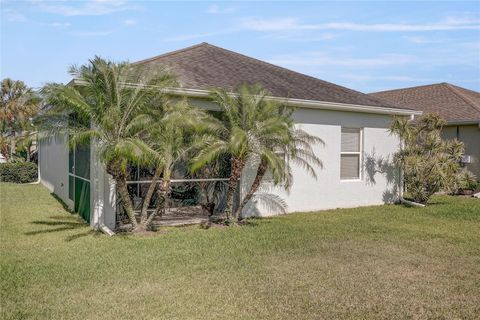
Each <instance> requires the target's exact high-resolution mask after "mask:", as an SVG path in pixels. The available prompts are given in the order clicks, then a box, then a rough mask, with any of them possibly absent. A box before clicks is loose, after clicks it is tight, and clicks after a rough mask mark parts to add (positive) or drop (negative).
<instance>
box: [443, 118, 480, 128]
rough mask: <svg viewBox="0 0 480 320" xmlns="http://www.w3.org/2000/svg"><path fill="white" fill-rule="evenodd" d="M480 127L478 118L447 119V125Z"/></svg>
mask: <svg viewBox="0 0 480 320" xmlns="http://www.w3.org/2000/svg"><path fill="white" fill-rule="evenodd" d="M477 124H478V126H479V127H480V119H477V120H449V121H447V126H462V125H477Z"/></svg>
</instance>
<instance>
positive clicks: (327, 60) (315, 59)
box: [268, 52, 417, 68]
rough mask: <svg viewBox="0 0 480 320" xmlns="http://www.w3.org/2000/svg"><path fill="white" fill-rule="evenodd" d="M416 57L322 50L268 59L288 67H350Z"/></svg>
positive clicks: (414, 59) (387, 64) (390, 63)
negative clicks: (345, 54) (343, 54)
mask: <svg viewBox="0 0 480 320" xmlns="http://www.w3.org/2000/svg"><path fill="white" fill-rule="evenodd" d="M416 60H417V58H416V57H415V56H411V55H403V54H384V55H381V56H378V57H374V58H352V57H340V56H333V55H328V54H325V53H322V52H309V53H302V54H297V55H286V56H279V57H276V58H273V59H269V60H268V61H269V62H270V63H273V64H278V65H283V66H289V67H308V66H310V67H312V66H344V67H351V68H365V67H370V68H372V67H382V66H390V65H401V64H408V63H411V62H415V61H416Z"/></svg>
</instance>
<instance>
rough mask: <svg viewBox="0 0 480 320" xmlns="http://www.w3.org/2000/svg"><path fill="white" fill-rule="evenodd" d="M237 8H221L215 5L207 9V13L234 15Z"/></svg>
mask: <svg viewBox="0 0 480 320" xmlns="http://www.w3.org/2000/svg"><path fill="white" fill-rule="evenodd" d="M234 12H235V8H233V7H226V8H225V7H220V6H219V5H216V4H213V5H211V6H210V7H208V9H207V13H210V14H228V13H234Z"/></svg>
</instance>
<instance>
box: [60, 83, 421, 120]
mask: <svg viewBox="0 0 480 320" xmlns="http://www.w3.org/2000/svg"><path fill="white" fill-rule="evenodd" d="M83 83H84V82H83V81H82V80H79V79H73V80H72V81H70V82H69V85H70V84H73V85H82V84H83ZM130 85H132V86H138V84H135V83H132V84H130ZM165 91H166V92H167V93H169V94H172V95H179V96H180V95H182V96H187V97H190V98H203V99H208V97H209V95H210V91H208V90H202V89H189V88H166V89H165ZM267 99H271V100H274V101H278V102H281V103H285V104H287V105H289V106H292V107H300V108H309V109H323V110H336V111H348V112H362V113H375V114H388V115H399V116H420V115H422V114H423V112H422V111H418V110H411V109H400V108H398V109H397V108H389V107H377V106H367V105H357V104H346V103H337V102H328V101H317V100H305V99H292V98H282V97H273V96H270V97H267Z"/></svg>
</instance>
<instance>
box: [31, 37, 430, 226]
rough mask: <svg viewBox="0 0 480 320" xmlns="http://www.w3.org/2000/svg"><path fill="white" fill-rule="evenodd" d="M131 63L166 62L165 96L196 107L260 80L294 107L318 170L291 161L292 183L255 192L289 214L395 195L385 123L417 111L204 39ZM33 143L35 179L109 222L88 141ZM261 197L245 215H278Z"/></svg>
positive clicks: (100, 173) (107, 201) (246, 178)
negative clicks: (169, 80) (74, 146)
mask: <svg viewBox="0 0 480 320" xmlns="http://www.w3.org/2000/svg"><path fill="white" fill-rule="evenodd" d="M136 64H137V65H143V66H145V67H146V68H149V69H150V68H151V69H153V68H157V67H159V66H162V67H167V68H169V69H170V70H171V71H172V72H173V73H175V74H176V75H177V77H178V81H179V83H180V86H179V87H178V88H172V90H171V92H172V94H177V95H180V96H186V97H188V98H189V101H190V103H191V104H193V105H196V106H198V107H201V108H207V109H213V110H215V109H216V108H217V106H215V105H214V104H213V103H212V102H211V101H209V99H208V94H209V91H208V90H209V89H211V88H214V87H223V88H226V89H228V90H234V89H235V88H236V87H237V86H238V85H240V84H245V83H247V84H260V85H262V86H263V87H265V88H266V89H268V90H269V91H270V92H271V95H272V98H273V99H278V100H279V101H283V102H284V103H287V104H288V105H290V106H292V107H295V108H296V109H295V112H294V114H293V117H294V120H295V121H296V123H297V124H298V126H301V127H302V128H303V129H304V130H306V131H308V132H309V133H310V134H314V135H316V136H318V137H320V138H321V139H323V141H324V142H325V145H324V146H316V149H315V151H316V154H317V156H319V157H320V158H321V159H322V161H323V164H324V168H323V169H318V170H317V175H318V179H316V180H315V179H314V178H312V177H311V176H310V175H308V174H307V173H306V172H305V171H303V170H302V169H301V168H298V167H295V166H293V176H294V183H293V186H292V188H291V190H289V192H286V191H284V190H281V189H276V188H273V187H271V186H270V185H269V181H268V179H267V181H265V183H264V186H263V188H262V190H263V191H262V192H264V194H265V195H273V196H275V197H276V196H279V197H281V198H283V199H284V201H285V203H286V205H287V211H288V212H294V211H313V210H322V209H330V208H345V207H358V206H366V205H377V204H384V203H390V202H392V201H395V200H396V199H398V197H399V192H400V186H401V183H400V179H399V170H398V168H396V167H395V166H394V165H393V163H392V155H393V153H395V152H396V151H397V150H398V149H399V140H398V137H396V136H394V135H391V134H390V133H389V131H388V128H389V125H390V123H391V120H392V117H394V116H404V117H409V118H413V117H414V116H415V115H420V114H421V112H420V111H417V110H412V109H409V108H406V107H400V106H398V105H397V104H396V103H391V102H387V101H384V100H381V99H378V98H376V97H373V96H369V95H367V94H364V93H360V92H358V91H354V90H351V89H348V88H345V87H342V86H339V85H335V84H333V83H329V82H326V81H323V80H319V79H316V78H314V77H311V76H308V75H305V74H301V73H298V72H294V71H291V70H288V69H285V68H282V67H279V66H276V65H273V64H270V63H267V62H264V61H260V60H257V59H254V58H251V57H247V56H244V55H242V54H239V53H236V52H232V51H229V50H226V49H222V48H219V47H216V46H213V45H210V44H207V43H202V44H199V45H195V46H192V47H188V48H185V49H181V50H178V51H174V52H170V53H166V54H162V55H159V56H156V57H153V58H150V59H146V60H142V61H139V62H136ZM39 149H40V150H39V168H40V179H41V182H42V183H43V184H44V185H45V186H47V187H48V188H50V189H51V190H52V192H54V193H55V194H56V195H57V196H58V197H59V198H60V199H62V200H63V201H64V202H65V203H66V204H68V205H69V206H70V207H71V208H72V209H74V210H75V211H77V212H79V213H80V215H81V216H83V217H84V219H85V220H87V221H89V222H90V224H91V225H92V227H94V228H98V227H99V226H100V225H102V224H104V225H106V226H108V227H110V228H114V227H115V225H116V221H117V219H118V204H117V200H116V199H117V197H116V191H115V185H114V183H112V181H111V179H110V178H109V176H108V175H107V173H106V172H105V170H104V168H103V167H102V165H101V163H99V161H98V159H97V157H96V152H95V145H94V144H91V145H90V146H89V147H87V148H83V149H79V150H74V151H72V150H68V149H67V140H66V138H65V137H59V136H57V137H52V139H48V140H44V141H42V142H41V144H40V148H39ZM254 169H255V168H254V164H253V163H252V164H251V165H250V166H249V167H248V168H246V169H245V171H244V174H243V176H242V179H241V181H240V183H239V185H240V193H241V192H245V191H246V189H247V187H248V186H249V183H251V181H252V179H253V173H254ZM135 180H138V181H135ZM141 180H142V178H141V177H138V176H137V178H133V181H131V182H130V183H131V189H132V192H136V191H135V189H137V190H139V189H141V186H140V184H141V183H142V181H141ZM174 182H179V183H180V182H185V181H184V180H182V179H178V180H177V181H175V180H174ZM272 198H274V197H265V198H263V199H264V200H265V199H272ZM264 200H262V197H258V198H257V199H254V200H253V201H252V202H251V203H250V204H249V205H248V206H247V207H246V208H245V211H244V214H245V215H258V216H266V215H273V214H278V213H279V211H278V210H276V209H275V208H276V207H275V206H272V205H269V203H268V201H264Z"/></svg>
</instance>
